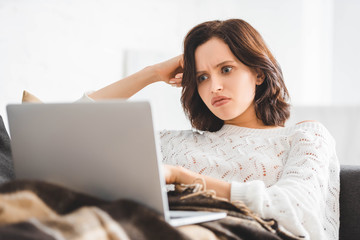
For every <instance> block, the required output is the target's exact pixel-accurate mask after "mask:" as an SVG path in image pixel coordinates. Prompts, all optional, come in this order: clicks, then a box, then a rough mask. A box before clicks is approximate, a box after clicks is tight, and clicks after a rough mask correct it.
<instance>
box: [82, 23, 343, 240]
mask: <svg viewBox="0 0 360 240" xmlns="http://www.w3.org/2000/svg"><path fill="white" fill-rule="evenodd" d="M157 81H164V82H166V83H169V84H172V85H174V86H178V87H179V86H182V87H183V89H182V97H181V101H182V105H183V108H184V110H185V113H186V114H187V116H188V117H189V119H190V121H191V124H192V126H193V127H194V128H195V129H197V130H200V131H190V130H189V131H163V132H161V133H160V137H161V142H162V153H163V156H164V163H165V164H168V165H165V172H166V182H167V183H185V184H187V183H192V182H193V181H194V180H195V179H196V178H199V177H202V178H203V179H204V180H205V181H206V185H207V188H208V189H213V190H215V191H216V193H217V196H220V197H224V198H227V199H229V200H230V201H236V200H240V201H243V202H244V203H245V204H247V206H248V207H249V208H250V209H251V210H253V211H254V212H256V213H257V214H259V215H260V216H261V217H263V218H274V219H276V220H277V221H278V222H279V223H280V224H281V225H282V226H284V227H285V228H287V229H288V230H289V231H291V232H292V233H294V234H295V235H297V236H303V237H304V238H305V239H316V240H318V239H338V230H339V163H338V160H337V157H336V153H335V143H334V140H333V138H332V137H331V135H330V134H329V132H328V131H327V130H326V129H325V127H324V126H323V125H321V124H320V123H318V122H310V121H305V122H301V123H298V124H296V125H294V126H289V127H284V125H285V122H286V120H287V119H288V118H289V115H290V112H289V104H288V103H287V101H288V98H289V96H288V91H287V89H286V87H285V84H284V82H283V76H282V72H281V69H280V66H279V65H278V63H277V62H276V60H275V58H274V57H273V56H272V54H271V52H270V51H269V49H268V48H267V46H266V45H265V43H264V41H263V39H262V38H261V36H260V35H259V33H258V32H257V31H256V30H255V29H254V28H252V27H251V26H250V25H249V24H248V23H246V22H245V21H243V20H239V19H230V20H227V21H210V22H205V23H202V24H200V25H198V26H196V27H194V28H193V29H192V30H191V31H190V32H189V33H188V35H187V36H186V38H185V42H184V55H183V56H178V57H175V58H173V59H170V60H168V61H165V62H163V63H160V64H156V65H153V66H149V67H146V68H145V69H143V70H141V71H139V72H137V73H135V74H133V75H131V76H129V77H127V78H125V79H123V80H120V81H118V82H116V83H113V84H111V85H109V86H107V87H105V88H103V89H100V90H99V91H96V92H93V93H91V94H89V95H85V98H90V99H94V100H97V99H107V98H128V97H130V96H132V95H133V94H135V93H136V92H138V91H139V90H140V89H142V88H144V87H145V86H147V85H148V84H151V83H153V82H157Z"/></svg>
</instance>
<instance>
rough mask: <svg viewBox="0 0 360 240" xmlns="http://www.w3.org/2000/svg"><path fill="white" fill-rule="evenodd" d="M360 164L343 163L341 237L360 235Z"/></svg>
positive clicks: (341, 175) (357, 237)
mask: <svg viewBox="0 0 360 240" xmlns="http://www.w3.org/2000/svg"><path fill="white" fill-rule="evenodd" d="M359 203H360V166H353V165H342V166H341V172H340V233H339V239H341V240H350V239H359V237H360V226H359V223H360V204H359Z"/></svg>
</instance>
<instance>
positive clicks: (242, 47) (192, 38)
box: [181, 19, 290, 132]
mask: <svg viewBox="0 0 360 240" xmlns="http://www.w3.org/2000/svg"><path fill="white" fill-rule="evenodd" d="M213 37H217V38H219V39H221V40H223V41H224V42H225V43H226V44H227V45H228V46H229V48H230V50H231V52H232V53H233V54H234V55H235V57H236V58H237V59H239V61H241V62H242V63H243V64H245V65H246V66H248V67H250V68H253V69H257V70H260V71H262V72H263V74H264V75H265V79H264V81H263V83H262V84H261V85H259V86H257V87H256V90H255V98H254V106H255V112H256V116H257V118H258V119H260V120H261V121H262V122H263V123H264V124H265V125H267V126H284V124H285V122H286V120H287V119H288V118H289V117H290V105H289V104H288V103H287V101H288V100H289V93H288V90H287V89H286V86H285V83H284V80H283V75H282V71H281V68H280V65H279V64H278V62H277V61H276V59H275V58H274V57H273V55H272V54H271V52H270V50H269V49H268V48H267V46H266V44H265V42H264V40H263V38H262V37H261V35H260V34H259V33H258V32H257V31H256V30H255V29H254V28H253V27H252V26H251V25H250V24H248V23H247V22H245V21H244V20H241V19H229V20H226V21H219V20H215V21H209V22H204V23H201V24H199V25H197V26H195V27H194V28H193V29H191V30H190V31H189V33H188V34H187V35H186V37H185V40H184V74H183V79H182V87H183V88H182V96H181V103H182V106H183V109H184V111H185V114H186V115H187V117H188V118H189V120H190V122H191V125H192V126H193V127H194V128H196V129H198V130H201V131H210V132H215V131H218V130H219V129H220V128H221V127H222V126H223V125H224V121H223V120H221V119H220V118H218V117H216V116H215V115H214V114H213V113H212V112H211V111H210V110H209V109H208V107H207V106H206V105H205V103H204V102H203V101H202V99H201V97H200V95H199V93H198V89H197V81H196V65H195V50H196V49H197V47H199V46H200V45H202V44H204V43H205V42H207V41H208V40H210V39H211V38H213Z"/></svg>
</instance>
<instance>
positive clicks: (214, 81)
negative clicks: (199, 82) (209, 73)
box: [211, 77, 224, 93]
mask: <svg viewBox="0 0 360 240" xmlns="http://www.w3.org/2000/svg"><path fill="white" fill-rule="evenodd" d="M223 88H224V86H223V82H222V80H221V79H220V78H219V77H212V78H211V92H212V93H216V92H221V91H222V90H223Z"/></svg>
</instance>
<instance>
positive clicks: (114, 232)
mask: <svg viewBox="0 0 360 240" xmlns="http://www.w3.org/2000/svg"><path fill="white" fill-rule="evenodd" d="M199 186H200V187H199ZM168 198H169V206H170V209H173V210H197V211H199V210H207V211H225V212H227V215H228V216H227V217H226V218H224V219H221V220H217V221H212V222H205V223H200V224H196V225H188V226H182V227H177V228H174V227H172V226H170V225H169V224H168V223H167V222H166V221H165V220H164V219H163V217H162V216H161V215H159V214H158V213H157V212H155V211H153V210H152V209H150V208H148V207H146V206H144V205H142V204H140V203H137V202H134V201H131V200H128V199H119V200H117V201H105V200H102V199H99V198H96V197H94V196H90V195H86V194H83V193H79V192H76V191H73V190H71V189H69V188H66V187H63V186H59V185H55V184H52V183H48V182H44V181H30V180H13V181H10V182H7V183H4V184H2V185H0V239H14V240H17V239H37V240H43V239H44V240H50V239H51V240H54V239H76V240H92V239H104V240H105V239H106V240H110V239H111V240H120V239H121V240H122V239H125V240H127V239H137V240H142V239H144V240H147V239H174V240H176V239H179V240H180V239H184V240H185V239H187V240H188V239H239V240H240V239H298V238H296V237H294V236H293V235H292V234H290V233H288V232H286V230H285V229H282V228H281V226H278V224H277V222H276V221H275V220H274V219H262V218H260V217H258V216H256V214H254V213H252V212H251V211H250V210H249V209H248V208H247V207H246V206H245V205H244V204H242V203H241V202H238V203H230V202H229V201H226V200H225V199H220V198H217V197H216V196H215V195H214V194H213V193H212V192H211V191H206V190H203V189H202V187H201V184H200V185H199V184H198V183H197V184H191V185H177V186H176V187H175V190H173V191H169V193H168Z"/></svg>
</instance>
